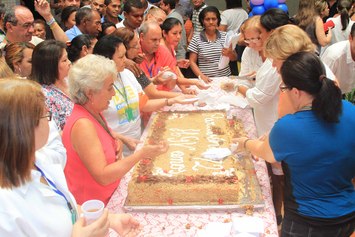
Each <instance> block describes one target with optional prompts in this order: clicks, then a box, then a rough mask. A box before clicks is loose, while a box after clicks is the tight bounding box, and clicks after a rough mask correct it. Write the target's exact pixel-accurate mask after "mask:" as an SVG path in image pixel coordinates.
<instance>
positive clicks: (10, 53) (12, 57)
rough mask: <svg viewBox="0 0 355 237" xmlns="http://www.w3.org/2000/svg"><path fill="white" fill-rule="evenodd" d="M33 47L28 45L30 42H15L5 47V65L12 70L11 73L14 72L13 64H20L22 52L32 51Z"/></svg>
mask: <svg viewBox="0 0 355 237" xmlns="http://www.w3.org/2000/svg"><path fill="white" fill-rule="evenodd" d="M34 48H35V46H34V45H33V44H32V43H30V42H15V43H11V44H8V45H6V47H5V51H6V54H5V60H6V63H7V65H9V67H10V68H11V69H12V71H15V66H14V64H15V63H21V62H22V60H23V58H24V55H23V51H24V50H25V49H32V50H33V49H34Z"/></svg>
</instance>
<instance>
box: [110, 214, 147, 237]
mask: <svg viewBox="0 0 355 237" xmlns="http://www.w3.org/2000/svg"><path fill="white" fill-rule="evenodd" d="M109 220H110V227H111V228H112V229H113V230H115V231H116V232H117V233H118V234H119V236H124V237H134V236H137V235H138V234H139V232H140V231H141V227H140V224H139V222H138V221H137V220H136V219H134V218H133V216H131V215H130V214H110V215H109Z"/></svg>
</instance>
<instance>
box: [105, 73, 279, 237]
mask: <svg viewBox="0 0 355 237" xmlns="http://www.w3.org/2000/svg"><path fill="white" fill-rule="evenodd" d="M225 82H235V80H233V79H229V78H226V77H223V78H213V82H212V83H211V88H210V89H209V92H210V93H209V94H212V95H213V96H214V97H215V98H216V103H215V104H212V105H210V104H208V106H205V107H196V106H194V105H174V106H171V107H166V108H164V110H173V111H174V110H183V111H189V110H190V111H192V110H196V109H200V110H211V109H228V110H229V111H231V113H232V114H234V115H236V116H237V118H238V119H239V120H241V121H242V123H243V125H244V129H245V131H246V132H247V133H248V136H249V137H256V128H255V123H254V119H253V114H252V110H251V108H249V107H247V108H243V109H242V108H239V107H234V106H231V107H229V105H222V104H221V103H218V99H223V98H224V99H225V98H226V97H228V98H230V96H233V93H229V92H226V91H225V90H222V89H221V83H225ZM225 106H227V108H226V107H225ZM253 162H254V167H255V171H256V175H257V178H258V181H259V184H260V187H261V191H262V196H263V199H264V201H265V203H264V208H260V209H254V210H251V209H248V208H245V209H243V208H242V209H240V210H237V211H236V210H234V209H233V210H230V211H229V210H228V209H227V210H225V209H224V210H220V211H219V210H208V209H206V210H200V211H198V212H192V211H188V210H186V211H159V212H153V211H134V212H132V213H131V214H132V215H133V216H134V217H135V218H136V219H137V220H138V221H139V222H140V223H141V226H142V231H141V233H140V235H139V236H144V237H148V236H152V237H153V236H154V237H156V236H158V237H160V236H169V237H171V236H179V237H181V236H187V237H189V236H195V235H196V233H198V232H199V231H200V230H201V229H203V228H204V227H205V226H206V225H207V224H208V223H211V222H221V223H225V222H230V221H231V220H232V219H234V218H236V217H244V216H253V217H258V218H261V219H262V221H263V224H264V237H271V236H275V237H276V236H278V231H277V225H276V217H275V211H274V206H273V203H272V196H271V188H270V181H269V177H268V172H267V168H266V164H265V162H264V161H263V160H258V161H253ZM130 178H131V172H129V173H128V174H127V175H126V176H125V177H124V178H122V180H121V182H120V185H119V187H118V188H117V189H116V191H115V192H114V194H113V195H112V198H111V200H110V201H109V203H108V205H107V207H108V209H109V210H110V211H111V212H114V213H120V212H124V210H123V209H122V207H123V205H124V203H125V198H126V197H127V187H128V182H129V180H130ZM110 236H117V233H115V232H114V231H110Z"/></svg>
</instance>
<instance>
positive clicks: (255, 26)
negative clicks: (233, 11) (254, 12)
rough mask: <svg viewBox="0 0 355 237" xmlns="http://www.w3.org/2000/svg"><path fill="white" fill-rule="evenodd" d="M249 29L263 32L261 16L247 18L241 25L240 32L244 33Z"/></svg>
mask: <svg viewBox="0 0 355 237" xmlns="http://www.w3.org/2000/svg"><path fill="white" fill-rule="evenodd" d="M247 30H255V31H257V32H259V33H261V24H260V16H259V15H258V16H253V17H251V18H249V19H247V20H246V21H245V22H244V23H243V24H242V26H241V27H240V32H241V33H242V34H243V35H244V34H245V31H247Z"/></svg>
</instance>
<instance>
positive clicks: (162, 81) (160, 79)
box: [153, 67, 174, 85]
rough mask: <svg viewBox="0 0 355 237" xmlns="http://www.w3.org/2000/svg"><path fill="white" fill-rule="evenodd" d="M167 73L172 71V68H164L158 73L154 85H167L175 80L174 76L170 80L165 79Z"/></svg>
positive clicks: (154, 78)
mask: <svg viewBox="0 0 355 237" xmlns="http://www.w3.org/2000/svg"><path fill="white" fill-rule="evenodd" d="M167 71H171V70H170V67H163V68H161V69H160V71H159V72H158V74H157V75H156V76H155V77H153V83H154V84H157V85H164V84H167V83H168V82H169V81H171V80H174V79H173V76H170V77H168V78H163V77H162V76H163V73H164V72H167Z"/></svg>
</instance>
